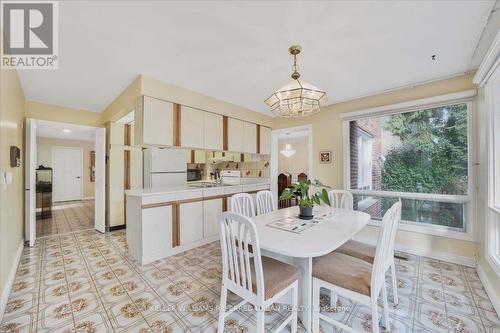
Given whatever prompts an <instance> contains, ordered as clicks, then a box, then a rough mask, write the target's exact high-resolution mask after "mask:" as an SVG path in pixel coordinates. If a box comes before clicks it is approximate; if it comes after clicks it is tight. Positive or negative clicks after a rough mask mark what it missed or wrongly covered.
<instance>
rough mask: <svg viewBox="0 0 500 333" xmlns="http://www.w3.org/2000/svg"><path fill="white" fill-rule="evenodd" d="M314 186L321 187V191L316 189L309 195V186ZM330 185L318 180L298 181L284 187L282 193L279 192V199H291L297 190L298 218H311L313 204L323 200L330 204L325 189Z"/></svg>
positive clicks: (318, 203)
mask: <svg viewBox="0 0 500 333" xmlns="http://www.w3.org/2000/svg"><path fill="white" fill-rule="evenodd" d="M311 186H314V187H316V188H322V189H321V191H317V192H315V193H314V194H312V195H309V188H310V187H311ZM327 188H330V186H327V185H323V184H322V183H321V182H320V181H319V180H316V179H315V180H313V181H311V180H307V181H302V180H301V181H299V182H296V183H293V184H292V185H291V186H290V187H288V188H286V189H285V190H284V191H283V193H281V196H280V199H283V200H288V199H291V198H292V197H293V196H294V195H295V193H297V192H299V193H300V194H299V207H300V214H299V218H301V219H303V220H311V219H312V218H313V207H314V205H320V204H321V202H322V201H323V202H324V203H326V204H327V205H328V206H331V204H330V199H329V198H328V192H327V191H326V189H327Z"/></svg>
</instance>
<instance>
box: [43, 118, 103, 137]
mask: <svg viewBox="0 0 500 333" xmlns="http://www.w3.org/2000/svg"><path fill="white" fill-rule="evenodd" d="M65 130H66V131H65ZM68 131H69V132H68ZM36 136H37V137H42V138H54V139H65V140H83V141H94V138H95V128H94V127H88V126H82V125H73V124H66V123H58V122H54V121H45V120H36Z"/></svg>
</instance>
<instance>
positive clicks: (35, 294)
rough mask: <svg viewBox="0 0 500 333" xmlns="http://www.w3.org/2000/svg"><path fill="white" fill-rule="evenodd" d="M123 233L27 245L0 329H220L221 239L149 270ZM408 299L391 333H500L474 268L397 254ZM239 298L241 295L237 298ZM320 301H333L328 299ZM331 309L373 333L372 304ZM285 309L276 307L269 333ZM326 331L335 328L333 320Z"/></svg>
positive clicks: (244, 319)
mask: <svg viewBox="0 0 500 333" xmlns="http://www.w3.org/2000/svg"><path fill="white" fill-rule="evenodd" d="M126 250H127V245H126V233H125V231H123V230H120V231H115V232H111V233H107V234H99V233H97V232H95V231H93V230H87V231H80V232H73V233H68V234H64V235H54V236H48V237H43V238H40V239H38V240H37V243H36V245H35V247H33V248H25V249H24V252H23V255H22V258H21V263H20V265H19V267H18V270H17V274H16V277H15V281H14V286H13V289H12V294H11V296H10V299H9V301H8V304H7V308H6V313H5V316H4V318H3V321H2V323H1V324H0V332H141V333H145V332H215V331H216V329H217V314H218V312H217V309H216V307H217V305H218V303H219V292H220V283H221V280H220V276H221V255H220V249H219V244H218V243H217V242H214V243H211V244H208V245H205V246H202V247H199V248H196V249H193V250H190V251H187V252H184V253H181V254H179V255H176V256H174V257H171V258H169V259H164V260H159V261H157V262H155V263H153V264H149V265H146V266H143V267H141V266H140V265H138V264H137V263H136V262H134V260H132V259H131V258H130V257H129V256H128V254H127V252H126ZM397 269H398V281H399V294H400V305H399V306H398V307H397V308H394V309H392V311H391V318H392V319H391V328H392V332H448V333H459V332H460V333H468V332H470V333H475V332H489V333H493V332H500V320H499V318H498V317H497V315H496V313H495V312H494V310H493V307H492V304H491V302H490V300H489V299H488V297H487V295H486V293H485V290H484V288H483V286H482V285H481V282H480V281H479V277H478V275H477V273H476V270H475V269H473V268H469V267H464V266H460V265H455V264H451V263H447V262H441V261H437V260H432V259H428V258H423V257H417V256H413V255H408V260H407V261H406V260H398V262H397ZM229 301H230V302H231V303H232V304H236V303H237V302H238V299H237V297H236V296H235V295H231V296H230V297H229ZM322 301H323V302H324V304H327V302H328V297H327V296H323V297H322ZM339 305H340V306H342V307H344V308H345V311H339V312H336V313H335V312H330V313H328V315H330V316H333V317H336V318H340V319H341V320H343V321H345V322H346V323H348V324H349V325H352V326H353V327H355V328H356V329H357V330H358V331H360V332H371V321H370V319H371V318H370V314H369V311H368V309H367V308H366V307H365V306H361V305H356V304H352V303H350V302H349V301H347V300H345V299H342V298H341V299H340V304H339ZM284 316H286V313H285V312H284V311H282V310H281V309H280V308H279V307H276V308H274V309H272V310H269V311H268V315H267V316H266V318H267V324H266V330H267V331H269V330H272V329H273V328H274V327H276V326H277V325H279V323H280V322H281V320H283V318H284ZM322 329H323V332H336V330H334V329H332V328H331V327H330V326H328V325H327V324H323V325H322ZM226 331H227V332H238V333H239V332H241V333H245V332H248V333H250V332H255V316H254V311H253V310H251V309H250V310H247V311H238V312H236V313H233V314H232V315H231V317H229V318H228V319H227V322H226Z"/></svg>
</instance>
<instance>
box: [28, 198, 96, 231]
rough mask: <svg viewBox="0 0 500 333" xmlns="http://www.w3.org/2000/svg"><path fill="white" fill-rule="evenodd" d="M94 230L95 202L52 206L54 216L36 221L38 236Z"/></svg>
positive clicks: (85, 201) (76, 202)
mask: <svg viewBox="0 0 500 333" xmlns="http://www.w3.org/2000/svg"><path fill="white" fill-rule="evenodd" d="M86 229H94V200H81V201H68V202H61V203H56V204H54V205H53V206H52V216H51V217H48V218H44V219H42V218H40V217H37V219H36V236H37V237H44V236H49V235H57V234H64V233H67V232H72V231H80V230H86Z"/></svg>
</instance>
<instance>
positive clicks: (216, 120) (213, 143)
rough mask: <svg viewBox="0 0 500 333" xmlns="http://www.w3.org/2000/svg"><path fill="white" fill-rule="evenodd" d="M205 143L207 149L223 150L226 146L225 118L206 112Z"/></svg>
mask: <svg viewBox="0 0 500 333" xmlns="http://www.w3.org/2000/svg"><path fill="white" fill-rule="evenodd" d="M204 118H205V125H204V131H203V136H204V141H205V147H204V148H205V149H211V150H223V149H224V147H223V144H224V120H223V116H221V115H218V114H215V113H211V112H205V113H204Z"/></svg>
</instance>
